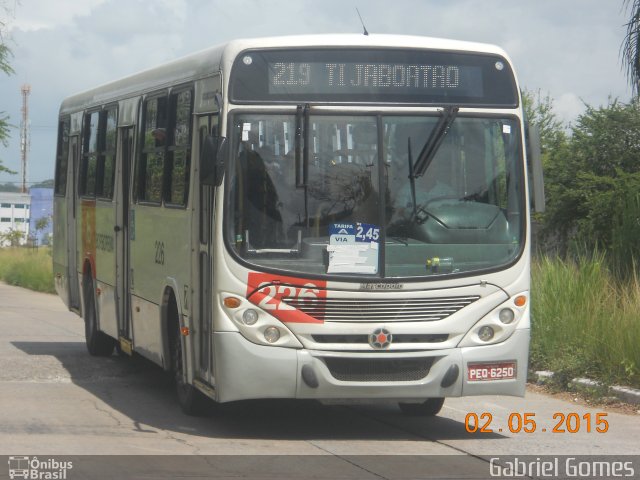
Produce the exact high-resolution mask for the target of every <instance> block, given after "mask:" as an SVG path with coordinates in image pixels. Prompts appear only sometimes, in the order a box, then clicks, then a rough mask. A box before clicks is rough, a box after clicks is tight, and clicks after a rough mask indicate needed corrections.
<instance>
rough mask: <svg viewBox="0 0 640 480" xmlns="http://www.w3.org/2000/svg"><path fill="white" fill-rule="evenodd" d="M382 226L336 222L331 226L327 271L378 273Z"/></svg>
mask: <svg viewBox="0 0 640 480" xmlns="http://www.w3.org/2000/svg"><path fill="white" fill-rule="evenodd" d="M379 247H380V227H378V226H376V225H372V224H369V223H334V224H332V225H331V226H330V227H329V246H328V247H327V252H329V268H328V269H327V273H363V274H375V273H378V250H379Z"/></svg>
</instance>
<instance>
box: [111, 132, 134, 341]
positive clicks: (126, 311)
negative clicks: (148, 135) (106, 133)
mask: <svg viewBox="0 0 640 480" xmlns="http://www.w3.org/2000/svg"><path fill="white" fill-rule="evenodd" d="M118 133H119V135H118V138H119V139H120V145H119V149H118V150H119V152H120V166H119V170H118V174H117V176H116V178H117V179H118V185H117V187H116V188H117V194H116V225H115V226H114V230H115V235H116V312H117V315H118V337H119V341H120V347H121V348H122V350H123V351H125V352H126V353H128V354H131V353H132V344H131V311H130V302H129V240H130V239H129V236H130V229H129V224H130V205H129V198H130V197H129V195H130V192H129V190H130V188H129V187H130V184H131V164H132V159H133V127H124V128H121V129H120V131H119V132H118Z"/></svg>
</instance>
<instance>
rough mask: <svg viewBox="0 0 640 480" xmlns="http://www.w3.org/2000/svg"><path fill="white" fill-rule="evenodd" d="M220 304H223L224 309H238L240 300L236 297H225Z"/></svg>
mask: <svg viewBox="0 0 640 480" xmlns="http://www.w3.org/2000/svg"><path fill="white" fill-rule="evenodd" d="M222 303H223V304H224V306H225V307H227V308H238V307H239V306H240V303H241V302H240V299H239V298H236V297H227V298H225V299H224V300H223V301H222Z"/></svg>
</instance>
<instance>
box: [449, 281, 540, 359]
mask: <svg viewBox="0 0 640 480" xmlns="http://www.w3.org/2000/svg"><path fill="white" fill-rule="evenodd" d="M528 300H529V292H522V293H520V294H518V295H514V296H513V297H511V298H509V299H507V300H506V301H504V302H502V303H500V304H499V305H497V306H496V307H495V308H493V309H492V310H491V311H490V312H489V313H487V314H486V315H485V316H484V317H482V318H481V319H479V320H478V321H477V322H476V324H475V325H473V327H471V328H470V329H469V330H468V331H467V333H466V335H465V336H464V338H463V339H462V340H461V341H460V343H459V344H458V346H459V347H478V346H484V345H491V344H496V343H500V342H504V341H505V340H507V339H508V338H509V337H510V336H511V335H512V334H513V332H514V331H515V330H516V329H517V328H522V329H525V328H530V326H529V302H528Z"/></svg>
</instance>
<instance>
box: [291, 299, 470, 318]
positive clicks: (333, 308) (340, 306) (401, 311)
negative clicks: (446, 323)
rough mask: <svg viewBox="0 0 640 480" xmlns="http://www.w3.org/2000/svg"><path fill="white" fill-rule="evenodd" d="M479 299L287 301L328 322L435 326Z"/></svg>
mask: <svg viewBox="0 0 640 480" xmlns="http://www.w3.org/2000/svg"><path fill="white" fill-rule="evenodd" d="M479 298H480V297H479V296H464V297H441V298H408V299H406V298H405V299H370V298H366V299H365V298H362V299H352V298H291V297H287V298H283V299H282V300H283V301H284V302H286V303H287V304H288V305H290V306H292V307H294V308H297V309H298V310H300V311H302V312H304V313H306V314H307V315H309V316H311V317H314V318H317V319H318V320H324V321H325V322H375V323H379V322H434V321H437V320H442V319H444V318H447V317H448V316H450V315H453V314H454V313H456V312H457V311H459V310H461V309H463V308H464V307H466V306H467V305H470V304H472V303H473V302H475V301H476V300H478V299H479Z"/></svg>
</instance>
